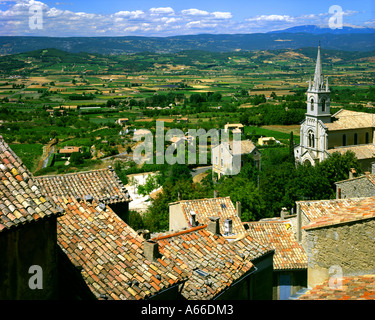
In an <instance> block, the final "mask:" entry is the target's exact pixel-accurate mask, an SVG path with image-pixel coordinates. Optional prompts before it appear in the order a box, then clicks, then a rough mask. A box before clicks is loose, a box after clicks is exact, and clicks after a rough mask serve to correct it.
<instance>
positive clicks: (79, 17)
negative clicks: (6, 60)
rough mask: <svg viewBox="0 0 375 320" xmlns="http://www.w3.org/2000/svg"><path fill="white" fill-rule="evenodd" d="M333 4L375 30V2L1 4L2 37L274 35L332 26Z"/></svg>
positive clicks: (65, 0) (350, 21)
mask: <svg viewBox="0 0 375 320" xmlns="http://www.w3.org/2000/svg"><path fill="white" fill-rule="evenodd" d="M332 5H338V6H340V7H341V8H342V12H343V23H344V25H348V26H365V27H375V1H374V0H356V1H353V0H350V1H349V0H337V1H329V0H328V1H327V0H313V1H301V0H299V1H296V0H295V1H282V0H262V1H259V0H257V1H251V0H232V1H229V0H200V1H198V0H189V1H182V0H174V1H172V0H163V1H162V0H133V1H118V0H117V1H116V0H91V1H89V0H80V1H76V0H60V1H55V0H44V1H35V0H0V35H34V36H63V37H65V36H128V35H135V36H171V35H183V34H200V33H214V34H215V33H216V34H217V33H254V32H268V31H273V30H280V29H285V28H289V27H293V26H298V25H306V24H313V25H319V26H327V25H328V20H329V19H330V18H331V17H332V13H329V8H330V6H332ZM30 8H31V9H35V10H37V11H30V10H31V9H30ZM33 14H34V15H35V16H34V17H33ZM36 19H37V20H36ZM33 23H34V27H33V26H32V24H33ZM35 23H38V26H37V27H35Z"/></svg>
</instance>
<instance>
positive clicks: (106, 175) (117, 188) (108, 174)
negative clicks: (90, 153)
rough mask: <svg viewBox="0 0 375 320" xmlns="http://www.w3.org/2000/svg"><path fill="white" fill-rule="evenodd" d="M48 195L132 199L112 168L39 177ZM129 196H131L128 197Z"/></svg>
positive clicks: (106, 199) (116, 201) (112, 201)
mask: <svg viewBox="0 0 375 320" xmlns="http://www.w3.org/2000/svg"><path fill="white" fill-rule="evenodd" d="M37 180H38V181H39V183H40V184H41V186H42V187H43V188H44V189H45V191H46V194H47V195H48V196H60V197H69V196H70V197H79V198H80V199H82V200H83V199H84V198H85V196H88V195H91V196H92V197H93V199H94V200H95V201H96V202H103V203H108V204H111V203H118V202H129V201H131V198H130V195H129V196H127V195H128V193H127V190H126V188H125V186H124V185H123V184H122V182H121V181H120V179H119V177H118V176H117V174H116V172H115V171H114V170H113V169H112V168H106V169H99V170H92V171H86V172H77V173H68V174H63V175H54V176H41V177H37ZM128 197H129V198H128Z"/></svg>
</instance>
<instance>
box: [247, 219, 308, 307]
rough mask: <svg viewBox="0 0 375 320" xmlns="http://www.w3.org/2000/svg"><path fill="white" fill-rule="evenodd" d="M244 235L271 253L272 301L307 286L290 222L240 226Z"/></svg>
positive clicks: (304, 265) (301, 254)
mask: <svg viewBox="0 0 375 320" xmlns="http://www.w3.org/2000/svg"><path fill="white" fill-rule="evenodd" d="M244 227H245V229H246V234H248V235H250V236H251V237H252V238H253V239H254V240H256V241H258V242H259V243H261V244H263V245H266V246H268V247H270V248H272V249H273V250H274V251H275V254H274V257H273V300H287V299H289V298H290V296H292V295H293V294H295V293H297V292H298V291H299V290H301V289H303V288H306V286H307V255H306V252H305V250H304V249H303V247H302V246H301V245H300V244H299V243H298V242H297V239H296V236H295V233H294V230H293V227H292V221H291V220H290V219H277V218H275V219H269V220H268V219H263V220H260V221H254V222H246V223H244Z"/></svg>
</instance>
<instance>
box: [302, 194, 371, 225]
mask: <svg viewBox="0 0 375 320" xmlns="http://www.w3.org/2000/svg"><path fill="white" fill-rule="evenodd" d="M300 206H301V210H302V211H303V212H304V213H305V214H307V216H308V217H310V218H311V219H310V223H309V224H308V225H305V226H303V227H302V228H303V229H305V230H308V229H314V228H321V227H327V226H331V225H336V224H341V223H347V222H353V221H360V220H364V219H373V218H375V197H368V198H352V199H339V200H322V201H311V202H300ZM312 212H314V215H312V214H311V213H312Z"/></svg>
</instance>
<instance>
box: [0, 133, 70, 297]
mask: <svg viewBox="0 0 375 320" xmlns="http://www.w3.org/2000/svg"><path fill="white" fill-rule="evenodd" d="M0 181H1V182H0V195H1V197H0V256H1V259H0V270H1V272H0V300H14V299H22V300H24V299H32V300H35V299H42V300H47V299H56V298H58V293H59V291H58V283H59V280H58V272H57V270H58V256H57V227H56V223H57V222H56V220H57V218H58V217H59V216H60V215H61V214H63V210H62V209H61V208H59V207H57V206H56V205H55V204H54V203H53V202H51V201H50V200H48V199H47V198H46V196H45V194H44V193H43V191H42V190H41V189H40V188H39V186H38V183H37V182H36V181H35V179H34V178H33V176H32V174H31V173H30V172H29V171H28V169H27V168H26V167H25V165H24V164H23V163H22V161H21V160H20V158H19V157H18V156H17V155H16V154H15V153H14V152H13V151H12V150H11V149H10V148H9V146H8V144H7V143H6V142H5V141H4V140H3V137H1V136H0ZM39 276H40V278H39V280H38V277H39ZM32 277H36V278H35V280H33V279H32ZM34 286H35V287H34ZM41 288H43V290H40V289H41Z"/></svg>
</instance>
